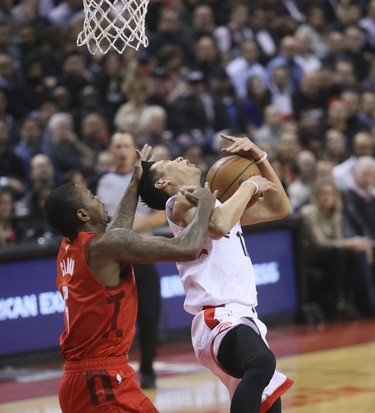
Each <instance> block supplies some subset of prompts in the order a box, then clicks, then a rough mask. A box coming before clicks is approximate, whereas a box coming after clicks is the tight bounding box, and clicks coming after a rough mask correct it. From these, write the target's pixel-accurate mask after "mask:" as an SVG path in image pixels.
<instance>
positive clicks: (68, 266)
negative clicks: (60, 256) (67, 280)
mask: <svg viewBox="0 0 375 413" xmlns="http://www.w3.org/2000/svg"><path fill="white" fill-rule="evenodd" d="M60 269H61V273H62V276H63V277H65V276H66V275H73V272H74V260H73V258H67V259H66V260H62V261H60Z"/></svg>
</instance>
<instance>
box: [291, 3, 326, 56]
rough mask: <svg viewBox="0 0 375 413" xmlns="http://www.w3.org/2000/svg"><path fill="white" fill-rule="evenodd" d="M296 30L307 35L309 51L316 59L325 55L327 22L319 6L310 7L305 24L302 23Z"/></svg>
mask: <svg viewBox="0 0 375 413" xmlns="http://www.w3.org/2000/svg"><path fill="white" fill-rule="evenodd" d="M298 30H299V31H301V32H306V33H307V34H308V36H309V38H310V44H311V50H312V51H313V52H314V54H315V55H316V56H317V57H319V58H320V57H322V56H324V55H325V54H326V52H327V50H328V46H327V43H328V42H327V39H328V20H327V16H326V14H325V11H324V9H322V8H321V7H320V5H313V6H312V7H310V9H309V10H308V12H307V15H306V23H303V24H302V25H301V26H300V27H299V29H298Z"/></svg>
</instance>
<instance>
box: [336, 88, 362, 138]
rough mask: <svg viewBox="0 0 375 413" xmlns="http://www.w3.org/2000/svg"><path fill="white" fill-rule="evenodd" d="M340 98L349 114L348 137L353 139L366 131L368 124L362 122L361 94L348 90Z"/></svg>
mask: <svg viewBox="0 0 375 413" xmlns="http://www.w3.org/2000/svg"><path fill="white" fill-rule="evenodd" d="M340 98H341V100H342V102H343V103H344V105H345V107H346V110H347V113H348V129H347V134H348V136H349V137H352V136H353V135H355V134H356V133H357V132H361V131H365V130H366V129H367V127H366V124H365V123H363V122H362V120H361V118H360V116H359V110H360V93H359V92H358V91H357V90H353V89H346V90H344V91H343V92H342V93H341V96H340ZM349 143H350V141H349Z"/></svg>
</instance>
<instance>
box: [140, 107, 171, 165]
mask: <svg viewBox="0 0 375 413" xmlns="http://www.w3.org/2000/svg"><path fill="white" fill-rule="evenodd" d="M166 124H167V113H166V111H165V110H164V108H162V107H161V106H156V105H152V106H148V107H146V108H145V110H144V111H143V113H142V115H141V116H140V118H139V137H137V138H136V145H137V147H139V148H142V147H143V145H144V144H145V143H147V144H149V145H151V146H156V145H165V146H167V148H168V149H169V151H170V152H171V154H172V157H175V156H177V155H178V152H179V148H178V146H177V143H176V142H175V140H174V139H173V135H172V133H171V131H168V130H167V129H166Z"/></svg>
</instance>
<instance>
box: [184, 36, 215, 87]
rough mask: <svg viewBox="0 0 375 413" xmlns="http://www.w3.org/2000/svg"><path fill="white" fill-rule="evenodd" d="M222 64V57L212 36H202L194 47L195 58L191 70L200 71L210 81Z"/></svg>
mask: <svg viewBox="0 0 375 413" xmlns="http://www.w3.org/2000/svg"><path fill="white" fill-rule="evenodd" d="M219 66H220V57H219V54H218V50H217V47H216V43H215V40H214V38H213V37H212V36H207V35H205V36H202V37H201V38H199V39H198V40H197V42H196V44H195V47H194V58H193V59H192V61H191V63H190V64H189V67H190V69H191V70H195V71H200V72H202V73H203V74H204V76H205V78H206V79H207V80H208V81H209V80H210V78H211V76H212V74H213V73H214V72H215V70H216V69H217V68H218V67H219Z"/></svg>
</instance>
